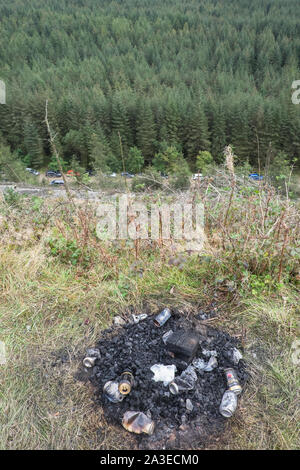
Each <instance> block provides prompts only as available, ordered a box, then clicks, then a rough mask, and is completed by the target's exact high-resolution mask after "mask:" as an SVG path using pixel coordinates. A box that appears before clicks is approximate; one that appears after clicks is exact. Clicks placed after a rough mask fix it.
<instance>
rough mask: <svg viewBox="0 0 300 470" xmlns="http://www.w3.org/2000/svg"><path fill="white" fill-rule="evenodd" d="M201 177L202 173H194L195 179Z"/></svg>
mask: <svg viewBox="0 0 300 470" xmlns="http://www.w3.org/2000/svg"><path fill="white" fill-rule="evenodd" d="M201 178H203V175H202V173H195V174H194V175H193V180H201Z"/></svg>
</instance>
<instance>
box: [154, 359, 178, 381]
mask: <svg viewBox="0 0 300 470" xmlns="http://www.w3.org/2000/svg"><path fill="white" fill-rule="evenodd" d="M150 370H151V372H153V374H154V376H153V377H152V379H153V380H154V382H163V383H164V385H165V386H167V385H168V384H169V383H170V382H172V381H173V380H174V378H175V372H176V370H177V369H176V366H175V365H174V364H173V365H171V366H165V365H163V364H154V365H153V366H152V367H150Z"/></svg>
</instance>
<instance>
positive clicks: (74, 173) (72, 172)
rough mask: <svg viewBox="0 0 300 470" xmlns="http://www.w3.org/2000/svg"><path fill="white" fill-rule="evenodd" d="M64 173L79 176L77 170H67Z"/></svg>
mask: <svg viewBox="0 0 300 470" xmlns="http://www.w3.org/2000/svg"><path fill="white" fill-rule="evenodd" d="M66 175H67V176H80V173H78V171H74V170H68V171H67V173H66Z"/></svg>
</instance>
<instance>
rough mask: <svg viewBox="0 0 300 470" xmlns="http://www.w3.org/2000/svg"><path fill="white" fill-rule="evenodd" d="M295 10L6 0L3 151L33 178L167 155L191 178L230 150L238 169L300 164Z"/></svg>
mask: <svg viewBox="0 0 300 470" xmlns="http://www.w3.org/2000/svg"><path fill="white" fill-rule="evenodd" d="M299 17H300V3H299V1H298V0H251V1H249V0H228V1H220V0H201V1H200V0H114V1H108V0H47V2H44V1H41V0H31V1H27V0H10V1H9V2H7V1H4V0H0V20H1V28H0V44H1V47H0V78H1V79H2V80H3V81H4V82H5V83H6V90H7V104H6V105H1V106H0V132H1V136H0V142H2V145H9V146H10V148H11V150H12V151H13V152H15V155H16V158H21V159H23V160H24V161H26V163H27V164H28V165H29V164H30V165H31V166H33V167H36V168H39V167H42V166H46V165H48V163H49V161H50V159H51V152H50V149H49V142H48V137H47V132H46V126H45V123H44V122H43V121H44V115H45V101H46V99H49V120H50V122H51V125H52V127H53V129H54V130H55V132H57V135H58V138H59V144H60V152H61V155H63V158H64V159H65V160H66V161H70V160H71V159H72V158H74V156H75V158H77V159H78V160H79V162H80V164H81V165H82V166H83V167H85V168H89V167H92V166H93V162H95V161H96V162H97V165H98V166H100V167H101V166H102V167H103V169H104V168H109V169H110V170H112V171H119V170H121V169H122V161H121V157H120V151H121V150H120V139H119V136H120V137H121V141H122V147H123V151H124V155H125V157H126V158H127V157H128V155H129V154H130V151H133V150H132V149H134V150H135V151H137V149H138V150H139V151H140V153H141V154H142V156H143V159H144V163H145V166H146V165H149V164H151V163H152V160H153V158H155V155H156V154H157V153H159V152H160V151H161V150H162V148H165V147H166V146H172V147H174V148H176V149H177V150H178V151H179V152H182V154H183V156H184V157H185V158H186V160H187V161H188V163H189V164H190V167H191V168H192V167H193V164H194V162H195V159H196V157H197V154H198V153H199V151H201V150H207V151H209V152H210V153H211V154H212V155H213V157H214V159H215V161H216V162H219V161H220V159H221V158H222V150H223V148H224V146H225V145H226V144H231V145H232V146H233V148H234V151H235V153H236V155H238V157H239V159H240V161H241V162H244V161H247V160H248V161H249V162H250V164H252V165H254V166H255V165H257V160H258V157H259V158H260V160H261V162H264V160H265V159H266V156H267V155H268V152H270V153H271V155H273V156H276V154H278V153H280V152H284V153H285V154H286V155H287V157H288V158H289V159H290V160H292V159H293V158H295V157H296V158H297V157H298V158H299V157H300V105H299V106H297V105H294V104H293V103H292V100H291V94H292V91H291V85H292V82H293V81H294V80H297V79H298V80H299V79H300V70H299V69H300V67H299V65H300V22H299Z"/></svg>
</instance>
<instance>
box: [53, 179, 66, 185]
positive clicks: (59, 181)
mask: <svg viewBox="0 0 300 470" xmlns="http://www.w3.org/2000/svg"><path fill="white" fill-rule="evenodd" d="M50 184H54V185H56V184H58V185H59V184H65V183H64V182H63V180H53V181H51V183H50Z"/></svg>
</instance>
